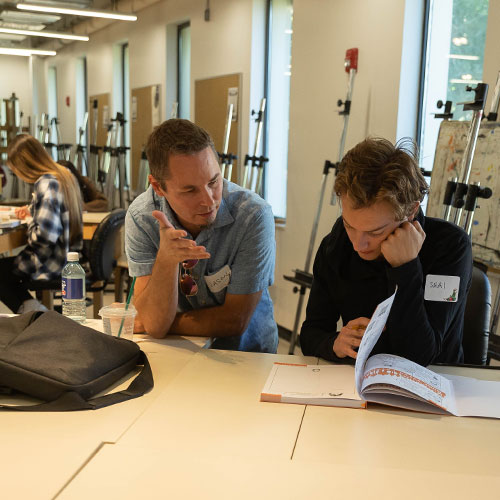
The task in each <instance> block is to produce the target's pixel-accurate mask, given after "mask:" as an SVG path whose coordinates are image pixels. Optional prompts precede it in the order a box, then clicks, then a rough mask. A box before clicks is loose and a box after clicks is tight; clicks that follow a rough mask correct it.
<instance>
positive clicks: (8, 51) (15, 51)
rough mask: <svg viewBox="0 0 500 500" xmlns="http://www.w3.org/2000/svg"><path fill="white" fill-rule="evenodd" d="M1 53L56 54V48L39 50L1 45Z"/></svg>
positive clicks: (16, 54)
mask: <svg viewBox="0 0 500 500" xmlns="http://www.w3.org/2000/svg"><path fill="white" fill-rule="evenodd" d="M0 54H3V55H7V56H26V57H28V56H55V55H56V54H57V52H56V51H55V50H37V49H10V48H8V47H0Z"/></svg>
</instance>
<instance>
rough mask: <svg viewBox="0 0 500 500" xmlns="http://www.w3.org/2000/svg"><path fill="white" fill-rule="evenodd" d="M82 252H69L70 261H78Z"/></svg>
mask: <svg viewBox="0 0 500 500" xmlns="http://www.w3.org/2000/svg"><path fill="white" fill-rule="evenodd" d="M79 259H80V254H79V253H78V252H68V262H75V261H76V262H78V260H79Z"/></svg>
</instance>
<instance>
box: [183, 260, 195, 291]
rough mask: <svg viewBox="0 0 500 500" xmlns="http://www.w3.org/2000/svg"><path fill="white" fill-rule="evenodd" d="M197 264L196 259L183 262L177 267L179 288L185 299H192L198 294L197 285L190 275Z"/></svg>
mask: <svg viewBox="0 0 500 500" xmlns="http://www.w3.org/2000/svg"><path fill="white" fill-rule="evenodd" d="M196 264H198V259H192V260H185V261H184V262H181V265H180V266H179V286H180V288H181V292H182V293H183V294H184V295H185V296H186V297H193V296H194V295H196V294H197V293H198V285H197V284H196V281H195V279H194V278H193V276H192V275H191V270H192V269H193V268H194V267H195V266H196Z"/></svg>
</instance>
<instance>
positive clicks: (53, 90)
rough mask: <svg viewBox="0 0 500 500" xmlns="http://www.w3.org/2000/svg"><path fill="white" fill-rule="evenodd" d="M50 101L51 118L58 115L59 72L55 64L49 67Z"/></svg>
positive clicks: (48, 104) (49, 111)
mask: <svg viewBox="0 0 500 500" xmlns="http://www.w3.org/2000/svg"><path fill="white" fill-rule="evenodd" d="M47 83H48V101H47V108H48V109H47V113H48V114H49V118H50V119H51V120H52V118H56V117H57V72H56V68H55V67H54V66H51V67H49V73H48V82H47Z"/></svg>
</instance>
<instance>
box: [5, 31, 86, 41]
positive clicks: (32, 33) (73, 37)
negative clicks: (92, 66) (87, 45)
mask: <svg viewBox="0 0 500 500" xmlns="http://www.w3.org/2000/svg"><path fill="white" fill-rule="evenodd" d="M0 33H9V34H11V35H27V36H42V37H45V38H62V39H64V40H82V41H84V42H88V40H89V37H88V36H80V35H72V34H70V33H54V32H51V31H31V30H18V29H13V28H0Z"/></svg>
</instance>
